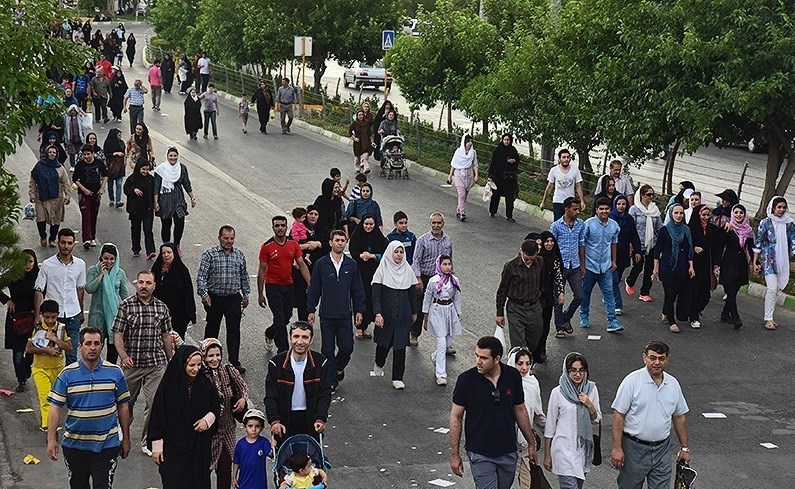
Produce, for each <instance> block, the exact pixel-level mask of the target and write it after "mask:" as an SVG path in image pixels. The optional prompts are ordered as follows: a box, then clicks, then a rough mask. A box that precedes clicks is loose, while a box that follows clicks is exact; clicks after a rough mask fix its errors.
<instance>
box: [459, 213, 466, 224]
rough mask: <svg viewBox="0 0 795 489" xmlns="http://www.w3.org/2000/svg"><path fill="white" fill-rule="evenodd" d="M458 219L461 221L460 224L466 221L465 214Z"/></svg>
mask: <svg viewBox="0 0 795 489" xmlns="http://www.w3.org/2000/svg"><path fill="white" fill-rule="evenodd" d="M460 219H461V222H464V221H466V220H467V215H466V214H461V217H460Z"/></svg>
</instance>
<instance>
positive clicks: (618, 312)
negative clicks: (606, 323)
mask: <svg viewBox="0 0 795 489" xmlns="http://www.w3.org/2000/svg"><path fill="white" fill-rule="evenodd" d="M622 314H624V311H623V310H622V309H621V308H620V307H616V316H620V315H622Z"/></svg>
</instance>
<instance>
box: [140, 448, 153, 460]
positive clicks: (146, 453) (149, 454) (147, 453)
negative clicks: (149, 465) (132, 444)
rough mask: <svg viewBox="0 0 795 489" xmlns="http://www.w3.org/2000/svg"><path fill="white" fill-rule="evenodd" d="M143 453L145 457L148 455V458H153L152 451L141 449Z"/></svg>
mask: <svg viewBox="0 0 795 489" xmlns="http://www.w3.org/2000/svg"><path fill="white" fill-rule="evenodd" d="M141 451H142V452H144V455H146V456H147V457H151V456H152V450H149V449H148V448H146V447H145V446H143V447H141Z"/></svg>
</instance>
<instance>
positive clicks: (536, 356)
mask: <svg viewBox="0 0 795 489" xmlns="http://www.w3.org/2000/svg"><path fill="white" fill-rule="evenodd" d="M541 307H542V310H541V322H542V323H543V326H544V329H543V330H542V331H541V339H539V340H538V345H537V346H536V349H535V351H534V352H533V361H534V362H539V361H544V359H546V357H547V337H549V328H550V323H551V322H552V312H553V311H554V310H555V300H554V299H551V298H546V297H542V298H541Z"/></svg>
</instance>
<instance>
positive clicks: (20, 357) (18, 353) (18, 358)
mask: <svg viewBox="0 0 795 489" xmlns="http://www.w3.org/2000/svg"><path fill="white" fill-rule="evenodd" d="M13 352H14V375H16V377H17V382H18V383H22V382H27V380H28V379H29V378H30V367H31V365H33V355H26V354H25V350H13Z"/></svg>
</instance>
